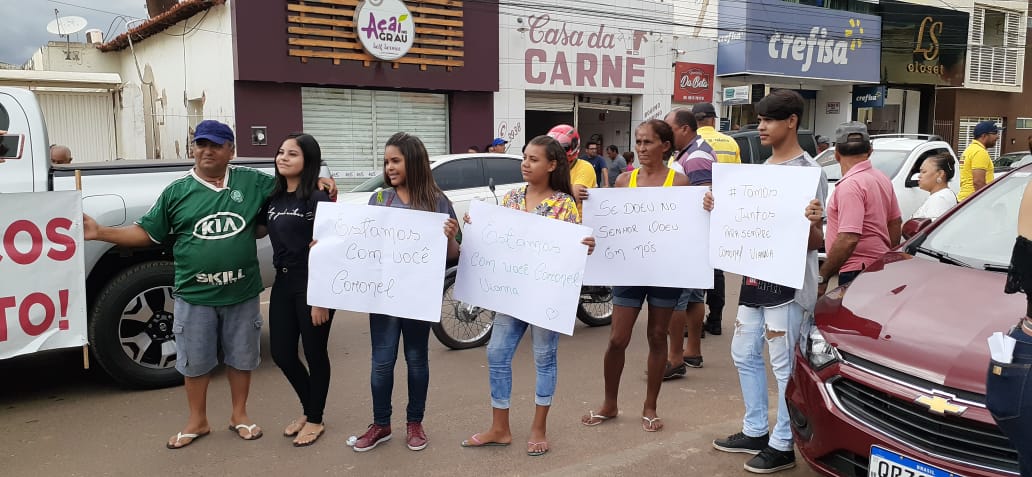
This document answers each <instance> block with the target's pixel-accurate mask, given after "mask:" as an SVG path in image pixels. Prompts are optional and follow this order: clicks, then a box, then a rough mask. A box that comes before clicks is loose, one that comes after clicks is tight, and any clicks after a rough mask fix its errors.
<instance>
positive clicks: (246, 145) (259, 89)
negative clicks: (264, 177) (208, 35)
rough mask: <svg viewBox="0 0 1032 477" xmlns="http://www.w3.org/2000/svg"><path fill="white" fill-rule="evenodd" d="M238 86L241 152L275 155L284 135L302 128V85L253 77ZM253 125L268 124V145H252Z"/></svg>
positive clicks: (236, 97) (245, 153)
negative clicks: (250, 80)
mask: <svg viewBox="0 0 1032 477" xmlns="http://www.w3.org/2000/svg"><path fill="white" fill-rule="evenodd" d="M234 3H235V2H234ZM234 86H235V88H234V89H235V99H236V128H237V130H236V133H237V137H238V140H237V155H238V156H242V157H274V156H275V155H276V151H277V150H279V146H280V143H282V142H283V138H285V137H287V135H288V134H290V133H295V132H300V131H301V129H302V119H301V87H300V86H297V85H292V84H278V83H258V82H249V81H237V82H236V83H235V85H234ZM251 126H265V127H267V128H268V138H269V140H268V145H265V146H252V145H251Z"/></svg>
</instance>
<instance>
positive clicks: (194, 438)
mask: <svg viewBox="0 0 1032 477" xmlns="http://www.w3.org/2000/svg"><path fill="white" fill-rule="evenodd" d="M208 434H211V431H210V430H209V431H204V432H200V433H197V434H189V433H188V434H183V433H182V432H177V433H176V440H175V444H173V443H171V442H166V443H165V447H166V448H168V449H172V450H176V449H182V448H184V447H188V446H189V445H190V444H193V443H194V442H196V441H197V439H200V438H202V437H204V436H206V435H208ZM183 439H190V442H187V443H186V444H183V445H179V441H181V440H183Z"/></svg>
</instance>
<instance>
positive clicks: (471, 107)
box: [448, 93, 495, 154]
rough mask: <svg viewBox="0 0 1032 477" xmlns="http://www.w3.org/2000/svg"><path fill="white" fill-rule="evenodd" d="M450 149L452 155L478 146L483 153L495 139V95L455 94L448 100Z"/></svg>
mask: <svg viewBox="0 0 1032 477" xmlns="http://www.w3.org/2000/svg"><path fill="white" fill-rule="evenodd" d="M448 114H449V118H448V124H449V125H450V126H451V131H449V137H448V142H449V147H450V148H451V152H452V154H461V153H464V152H466V149H467V148H469V146H473V145H475V146H477V147H478V148H480V150H481V152H483V150H484V146H485V145H486V144H489V143H490V142H491V140H493V139H494V137H495V133H494V131H492V129H493V128H492V126H491V124H492V123H494V95H493V94H492V93H453V94H452V95H451V96H450V97H449V98H448Z"/></svg>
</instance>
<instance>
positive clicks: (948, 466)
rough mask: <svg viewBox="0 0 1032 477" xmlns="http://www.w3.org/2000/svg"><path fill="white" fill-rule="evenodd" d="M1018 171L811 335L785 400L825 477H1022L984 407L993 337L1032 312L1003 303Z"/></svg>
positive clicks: (839, 296)
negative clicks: (990, 337) (831, 476)
mask: <svg viewBox="0 0 1032 477" xmlns="http://www.w3.org/2000/svg"><path fill="white" fill-rule="evenodd" d="M1030 177H1032V166H1026V167H1022V168H1021V169H1017V170H1015V171H1013V172H1011V173H1009V174H1007V175H1005V176H1003V177H1000V178H999V179H998V180H997V181H995V182H993V183H992V184H990V185H989V186H988V187H987V188H985V189H983V190H981V191H979V192H978V193H977V194H976V195H974V196H972V197H971V198H969V199H968V200H967V201H965V202H963V203H962V204H960V205H959V206H957V207H955V208H954V209H953V210H951V211H950V212H949V213H947V214H946V215H945V216H943V217H942V218H941V219H939V220H938V221H936V222H935V223H918V222H915V221H911V222H908V223H907V224H906V226H905V227H904V229H905V230H906V229H911V230H913V231H914V232H915V234H914V236H913V237H911V238H910V239H909V240H908V241H907V242H906V243H904V244H903V245H902V246H901V247H900V248H899V249H898V250H897V251H894V252H891V253H889V254H887V255H886V256H884V257H882V259H881V260H880V261H878V262H876V263H875V264H873V265H872V266H871V267H868V268H867V269H866V270H865V271H864V272H863V273H862V274H860V276H859V277H857V279H856V280H855V281H854V282H853V283H852V284H850V285H849V286H848V287H842V288H838V289H835V290H833V291H831V292H830V293H828V294H827V295H826V296H825V297H824V298H822V299H821V300H820V302H819V303H818V305H817V309H816V313H815V317H814V320H813V323H808V324H806V325H805V327H804V329H803V332H802V337H801V338H800V345H799V347H798V349H797V350H796V364H795V368H794V370H793V374H792V379H791V380H790V381H789V384H788V389H787V392H786V397H787V400H788V408H789V411H790V414H791V417H792V426H793V432H794V434H795V438H796V445H797V446H798V449H799V451H800V453H801V454H802V456H803V457H804V458H805V459H806V461H807V462H809V464H810V465H811V466H812V467H813V468H814V469H815V470H817V471H818V472H820V473H823V474H826V475H837V476H848V477H860V476H863V477H922V476H928V477H933V476H934V477H940V476H954V475H963V476H968V477H974V476H1013V475H1018V462H1017V452H1016V451H1015V450H1014V447H1013V446H1012V445H1011V444H1010V442H1009V441H1008V439H1007V438H1006V437H1005V436H1004V435H1003V434H1002V433H1001V432H1000V430H999V428H998V427H997V426H996V424H995V423H994V421H993V418H992V416H991V415H990V414H989V411H988V410H986V408H985V377H986V370H987V368H988V364H989V347H988V345H987V343H986V339H987V338H988V337H989V335H991V334H992V333H993V332H995V331H1003V332H1006V331H1007V330H1008V329H1009V328H1010V327H1012V326H1013V325H1015V324H1016V323H1017V322H1018V320H1019V319H1020V317H1022V316H1024V314H1025V308H1026V306H1025V305H1026V302H1025V297H1024V296H1023V295H1020V294H1019V295H1006V294H1004V293H1003V286H1004V281H1005V279H1006V270H1007V265H1008V264H1009V263H1010V253H1011V251H1012V250H1013V248H1014V239H1015V237H1016V235H1017V216H1018V205H1019V203H1020V202H1021V196H1022V193H1023V191H1024V189H1025V186H1026V185H1027V184H1028V181H1029V178H1030Z"/></svg>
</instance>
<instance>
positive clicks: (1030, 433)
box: [985, 326, 1032, 475]
mask: <svg viewBox="0 0 1032 477" xmlns="http://www.w3.org/2000/svg"><path fill="white" fill-rule="evenodd" d="M1010 337H1011V338H1014V339H1015V340H1017V343H1015V344H1014V354H1013V355H1012V357H1011V362H1010V363H1009V364H1005V363H998V362H996V361H991V362H990V363H989V373H988V377H987V378H986V382H985V405H986V407H987V408H988V409H989V412H990V413H991V414H992V415H993V419H994V420H996V424H997V425H998V426H1000V430H1001V431H1003V433H1004V434H1005V435H1006V436H1007V438H1008V439H1010V441H1011V445H1013V446H1014V448H1015V449H1017V450H1018V462H1019V465H1020V468H1021V475H1032V379H1029V375H1030V374H1032V373H1030V372H1029V371H1030V369H1032V336H1029V335H1027V334H1025V333H1024V332H1023V331H1022V330H1021V326H1018V327H1017V328H1015V329H1014V331H1011V333H1010ZM997 373H999V374H997Z"/></svg>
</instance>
